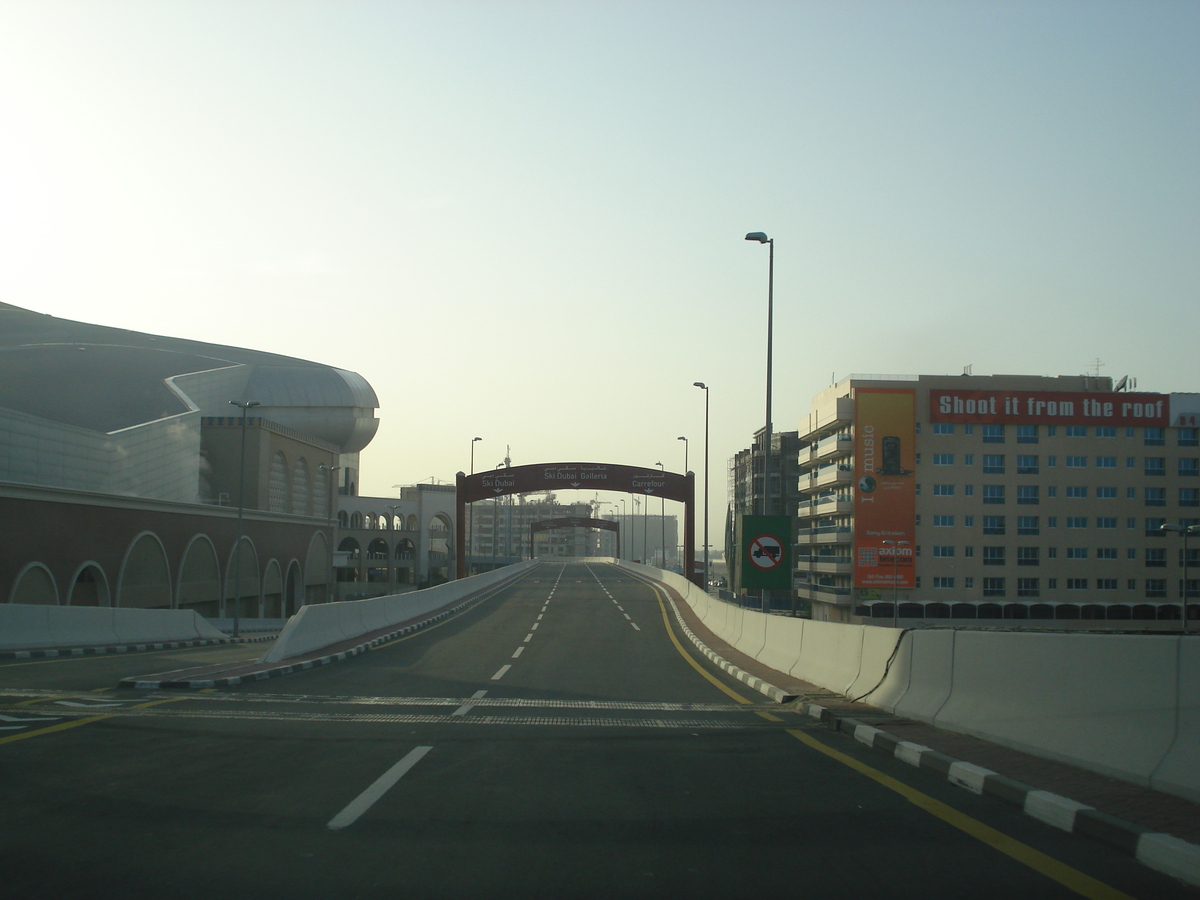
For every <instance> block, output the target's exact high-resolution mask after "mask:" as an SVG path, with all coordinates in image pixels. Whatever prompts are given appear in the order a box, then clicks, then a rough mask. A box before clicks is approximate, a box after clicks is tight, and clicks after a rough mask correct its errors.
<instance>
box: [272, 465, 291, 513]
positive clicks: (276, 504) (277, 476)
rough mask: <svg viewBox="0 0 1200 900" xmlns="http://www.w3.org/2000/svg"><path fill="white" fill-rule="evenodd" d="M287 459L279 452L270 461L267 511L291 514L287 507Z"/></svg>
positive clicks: (288, 498)
mask: <svg viewBox="0 0 1200 900" xmlns="http://www.w3.org/2000/svg"><path fill="white" fill-rule="evenodd" d="M290 499H291V498H290V496H289V493H288V471H287V458H286V457H284V455H283V451H282V450H280V451H278V452H277V453H276V454H275V457H274V458H273V459H272V460H271V472H270V476H269V478H268V480H267V509H268V510H270V511H271V512H277V513H285V512H291V510H290V509H289V508H288V507H289V505H290V504H289V502H288V501H289V500H290Z"/></svg>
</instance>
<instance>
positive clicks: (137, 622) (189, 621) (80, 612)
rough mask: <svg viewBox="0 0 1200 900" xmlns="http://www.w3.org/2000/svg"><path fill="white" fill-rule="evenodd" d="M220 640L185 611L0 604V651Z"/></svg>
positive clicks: (207, 625) (221, 636) (217, 635)
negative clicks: (201, 639)
mask: <svg viewBox="0 0 1200 900" xmlns="http://www.w3.org/2000/svg"><path fill="white" fill-rule="evenodd" d="M224 637H225V635H223V634H222V633H221V632H219V631H217V629H215V628H213V627H212V625H211V624H209V623H208V622H207V621H206V620H205V619H203V618H202V617H200V616H198V615H197V614H196V613H195V612H194V611H193V610H190V609H122V608H116V609H114V608H111V607H103V606H33V605H27V604H21V603H0V649H4V650H27V649H33V648H38V647H46V648H53V647H64V648H65V647H99V646H105V645H114V644H154V643H167V642H171V641H192V640H196V639H198V638H203V639H208V640H220V639H222V638H224Z"/></svg>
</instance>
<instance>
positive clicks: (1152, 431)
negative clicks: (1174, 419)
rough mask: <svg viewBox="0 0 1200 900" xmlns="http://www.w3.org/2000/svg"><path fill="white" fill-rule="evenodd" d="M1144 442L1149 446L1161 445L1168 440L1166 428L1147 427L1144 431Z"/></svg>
mask: <svg viewBox="0 0 1200 900" xmlns="http://www.w3.org/2000/svg"><path fill="white" fill-rule="evenodd" d="M1142 442H1143V443H1144V444H1145V445H1146V446H1147V447H1161V446H1163V445H1164V444H1165V443H1166V442H1167V435H1166V430H1165V429H1163V428H1147V429H1146V430H1145V431H1143V432H1142Z"/></svg>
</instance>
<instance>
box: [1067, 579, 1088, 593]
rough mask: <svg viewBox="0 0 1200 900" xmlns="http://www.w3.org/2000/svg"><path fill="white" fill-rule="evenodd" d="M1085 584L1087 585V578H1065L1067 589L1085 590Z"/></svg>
mask: <svg viewBox="0 0 1200 900" xmlns="http://www.w3.org/2000/svg"><path fill="white" fill-rule="evenodd" d="M1087 585H1088V580H1087V579H1086V578H1068V579H1067V590H1068V591H1086V590H1087Z"/></svg>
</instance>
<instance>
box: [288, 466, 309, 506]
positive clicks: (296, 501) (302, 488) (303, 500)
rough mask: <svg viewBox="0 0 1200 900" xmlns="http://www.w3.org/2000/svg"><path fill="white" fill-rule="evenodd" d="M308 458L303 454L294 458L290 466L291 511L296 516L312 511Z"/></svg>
mask: <svg viewBox="0 0 1200 900" xmlns="http://www.w3.org/2000/svg"><path fill="white" fill-rule="evenodd" d="M310 500H311V497H310V496H309V487H308V460H306V459H305V458H304V457H303V456H302V457H300V458H299V459H298V460H296V465H295V466H293V467H292V512H293V513H294V514H296V515H297V516H307V515H309V514H310V513H311V511H312V506H311V503H310V502H309V501H310Z"/></svg>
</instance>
